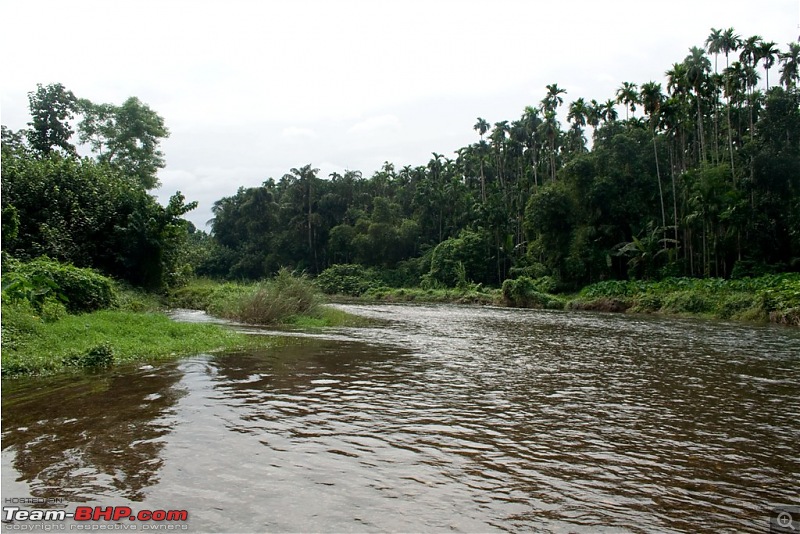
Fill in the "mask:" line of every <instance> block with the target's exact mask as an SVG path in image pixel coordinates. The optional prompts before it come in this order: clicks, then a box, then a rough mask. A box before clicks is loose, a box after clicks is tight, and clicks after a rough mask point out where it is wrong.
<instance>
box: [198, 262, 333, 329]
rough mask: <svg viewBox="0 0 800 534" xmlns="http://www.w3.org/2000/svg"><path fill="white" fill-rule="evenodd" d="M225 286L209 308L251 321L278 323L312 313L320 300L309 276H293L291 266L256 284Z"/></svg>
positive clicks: (234, 317)
mask: <svg viewBox="0 0 800 534" xmlns="http://www.w3.org/2000/svg"><path fill="white" fill-rule="evenodd" d="M226 286H227V289H221V290H220V291H218V292H217V293H215V294H214V295H213V296H212V302H211V304H210V306H209V311H210V312H211V313H213V314H215V315H219V316H221V317H226V318H228V319H234V320H237V321H242V322H245V323H250V324H275V323H282V322H287V321H289V320H291V319H292V318H294V317H296V316H298V315H313V314H315V313H316V312H317V307H318V306H319V303H320V300H319V296H318V294H317V291H316V287H315V286H314V285H313V284H312V283H311V282H310V281H309V280H308V278H306V277H305V276H294V275H293V274H291V272H290V271H289V270H288V269H281V270H280V271H279V272H278V274H277V275H276V276H275V278H273V279H272V280H268V281H266V282H262V283H261V284H258V285H256V286H250V287H246V286H232V285H230V284H226ZM226 286H223V288H225V287H226Z"/></svg>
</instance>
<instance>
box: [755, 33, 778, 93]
mask: <svg viewBox="0 0 800 534" xmlns="http://www.w3.org/2000/svg"><path fill="white" fill-rule="evenodd" d="M779 55H780V50H778V49H777V47H776V46H775V43H773V42H772V41H765V42H763V43H761V46H759V47H758V57H760V58H761V59H763V60H764V73H765V74H766V82H767V91H769V69H771V68H772V66H773V65H774V64H775V59H776V58H777V57H779Z"/></svg>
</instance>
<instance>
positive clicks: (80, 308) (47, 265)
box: [3, 257, 117, 313]
mask: <svg viewBox="0 0 800 534" xmlns="http://www.w3.org/2000/svg"><path fill="white" fill-rule="evenodd" d="M3 282H4V283H3V286H4V287H3V293H4V295H7V296H8V297H9V298H10V299H11V300H12V301H15V300H28V301H29V302H30V303H31V304H32V305H33V306H34V308H36V309H37V310H39V311H41V306H42V305H43V304H44V302H45V301H46V300H47V299H48V298H51V299H58V300H61V301H62V302H64V304H65V306H66V309H67V311H69V312H70V313H82V312H90V311H95V310H101V309H104V308H110V307H112V306H114V305H115V304H116V301H117V295H116V291H115V289H114V282H113V281H112V280H111V279H110V278H107V277H105V276H103V275H101V274H99V273H97V272H96V271H94V270H92V269H82V268H79V267H75V266H73V265H70V264H64V263H59V262H57V261H55V260H51V259H49V258H47V257H41V258H37V259H35V260H33V261H30V262H28V263H20V264H19V266H18V268H17V270H16V271H15V272H13V273H9V274H7V275H4V276H3Z"/></svg>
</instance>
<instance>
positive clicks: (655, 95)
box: [641, 82, 678, 246]
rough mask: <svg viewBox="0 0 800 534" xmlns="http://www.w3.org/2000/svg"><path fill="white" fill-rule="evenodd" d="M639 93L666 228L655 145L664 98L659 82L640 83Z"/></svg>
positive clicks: (663, 225)
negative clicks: (648, 116)
mask: <svg viewBox="0 0 800 534" xmlns="http://www.w3.org/2000/svg"><path fill="white" fill-rule="evenodd" d="M641 95H642V96H641V102H642V105H643V106H644V112H645V113H647V114H648V115H650V129H651V131H652V133H653V155H654V156H655V159H656V178H657V179H658V197H659V199H660V200H661V226H662V227H664V228H666V226H667V215H666V210H665V209H664V191H663V189H662V187H661V170H660V168H659V166H658V147H657V145H656V126H657V125H658V118H659V115H660V113H661V103H662V102H663V100H664V95H663V94H662V93H661V84H660V83H655V82H647V83H645V84H642V93H641ZM665 231H666V230H665ZM677 231H678V230H677V225H676V229H675V232H676V235H675V238H676V239H677V238H678V236H677ZM665 237H666V236H665ZM665 246H666V245H665Z"/></svg>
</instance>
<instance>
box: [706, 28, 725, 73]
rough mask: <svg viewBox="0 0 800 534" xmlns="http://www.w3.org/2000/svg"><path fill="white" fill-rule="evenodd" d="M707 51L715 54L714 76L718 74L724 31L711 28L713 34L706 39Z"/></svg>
mask: <svg viewBox="0 0 800 534" xmlns="http://www.w3.org/2000/svg"><path fill="white" fill-rule="evenodd" d="M706 50H707V51H708V53H709V54H714V74H716V73H717V59H718V58H719V53H720V52H722V30H718V29H716V28H711V34H710V35H709V36H708V38H707V39H706Z"/></svg>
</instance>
